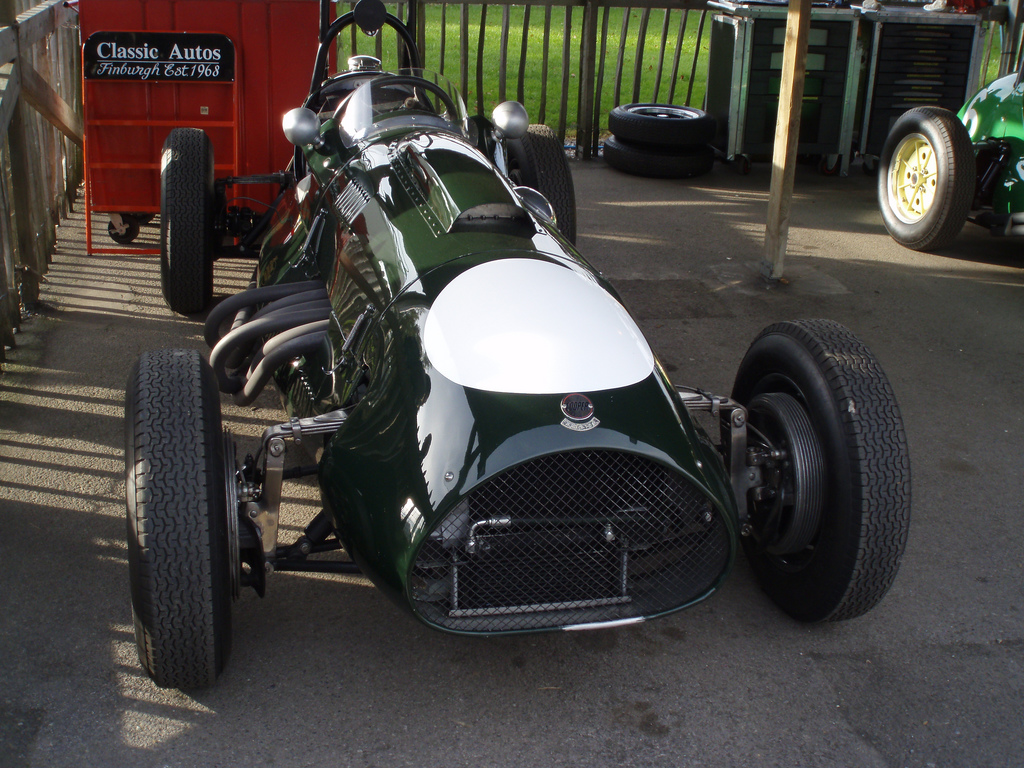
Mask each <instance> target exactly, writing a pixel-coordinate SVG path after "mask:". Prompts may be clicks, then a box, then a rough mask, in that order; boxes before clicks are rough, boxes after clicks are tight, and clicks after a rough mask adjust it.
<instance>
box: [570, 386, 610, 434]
mask: <svg viewBox="0 0 1024 768" xmlns="http://www.w3.org/2000/svg"><path fill="white" fill-rule="evenodd" d="M562 413H564V414H565V418H564V419H562V426H563V427H565V428H566V429H571V430H573V431H574V432H586V431H587V430H590V429H593V428H594V427H596V426H597V425H598V424H600V423H601V422H600V421H598V420H597V419H596V418H594V404H593V403H592V402H591V401H590V398H589V397H587V396H586V395H580V394H573V395H566V396H565V397H563V398H562Z"/></svg>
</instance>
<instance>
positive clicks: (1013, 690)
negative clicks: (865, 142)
mask: <svg viewBox="0 0 1024 768" xmlns="http://www.w3.org/2000/svg"><path fill="white" fill-rule="evenodd" d="M573 173H574V176H575V180H576V187H577V198H578V207H579V231H580V236H579V247H580V249H581V251H582V252H583V253H584V254H585V255H586V256H587V257H588V258H590V259H591V261H592V262H593V263H594V264H595V265H596V266H597V267H598V268H600V269H601V270H603V271H604V273H605V274H606V275H607V276H608V277H609V278H610V279H611V280H612V281H613V282H614V284H615V285H616V286H617V288H618V290H619V291H620V292H621V294H622V296H623V298H624V300H625V301H626V303H627V305H628V306H629V307H630V308H631V309H632V311H633V312H634V313H635V315H636V317H637V318H638V321H639V322H640V324H641V326H642V327H643V328H644V330H645V331H646V332H647V333H648V335H649V338H650V340H651V343H652V345H653V346H654V348H655V350H656V351H657V353H658V354H659V356H660V357H661V358H662V360H663V361H664V363H665V365H666V367H667V369H668V370H669V371H670V373H671V375H672V376H673V378H674V380H675V381H676V382H677V383H685V384H694V385H699V386H702V387H704V388H706V389H710V390H712V391H717V392H721V393H723V394H727V393H728V392H729V390H730V388H731V383H732V378H733V375H734V373H735V370H736V366H737V364H738V362H739V360H740V358H741V357H742V355H743V352H744V351H745V349H746V347H747V346H748V344H749V343H750V341H751V340H752V339H753V337H754V336H755V335H756V333H757V332H758V331H759V330H760V329H761V328H762V327H763V326H765V325H767V324H769V323H771V322H773V321H776V320H780V319H794V318H806V317H827V318H832V319H835V320H838V321H840V322H842V323H844V324H846V325H848V326H849V327H850V328H852V329H853V330H854V331H855V332H856V333H857V334H858V335H859V336H860V337H861V338H862V339H863V340H864V341H866V342H867V343H868V344H869V345H870V346H871V347H872V348H873V350H874V352H875V354H876V355H877V357H878V358H879V360H880V361H881V363H882V365H883V366H884V368H885V369H886V370H887V372H888V375H889V377H890V379H891V380H892V384H893V387H894V389H895V392H896V394H897V397H898V399H899V401H900V405H901V407H902V411H903V416H904V419H905V422H906V429H907V434H908V437H909V443H910V451H911V462H912V467H913V483H914V490H913V494H914V496H913V517H912V525H911V532H910V538H909V543H908V546H907V551H906V556H905V558H904V560H903V565H902V569H901V571H900V574H899V576H898V578H897V580H896V582H895V585H894V586H893V588H892V590H891V592H890V593H889V595H888V596H887V597H886V598H885V600H884V601H883V602H882V603H881V604H880V605H879V606H878V607H877V608H875V609H874V610H873V611H871V612H870V613H868V614H867V615H865V616H863V617H861V618H859V619H855V620H852V621H848V622H842V623H836V624H827V625H815V626H804V625H800V624H797V623H795V622H793V621H792V620H790V619H789V618H787V617H786V616H785V615H783V614H782V613H781V612H780V611H778V610H777V609H776V608H774V607H773V606H772V605H771V604H770V602H769V601H768V600H767V598H766V597H764V595H762V594H761V592H760V590H759V589H758V587H757V585H756V584H755V582H754V580H753V577H752V575H751V573H750V570H749V568H748V567H747V565H746V563H745V562H744V561H743V560H742V558H741V559H740V561H739V562H738V565H737V567H736V569H735V570H734V572H733V574H732V576H731V577H730V579H729V580H728V581H727V583H726V585H725V587H724V588H723V589H722V590H721V591H720V592H719V593H718V594H717V595H716V596H714V597H713V598H712V599H711V600H709V601H707V602H705V603H703V604H701V605H699V606H698V607H696V608H693V609H691V610H689V611H685V612H682V613H679V614H675V615H673V616H671V617H668V618H665V619H661V620H658V621H652V622H648V623H645V624H641V625H638V626H634V627H630V628H624V629H619V630H610V631H598V632H590V633H586V632H584V633H553V634H544V635H531V636H520V637H510V638H496V639H473V638H461V637H452V636H447V635H444V634H441V633H438V632H435V631H432V630H430V629H427V628H426V627H424V626H421V625H420V624H418V623H417V622H415V621H414V620H413V619H411V618H409V617H407V616H406V615H404V614H403V613H401V612H400V611H399V610H398V609H397V608H395V607H394V606H393V605H391V604H390V603H389V602H388V601H387V600H386V599H385V598H384V597H383V596H382V595H381V594H380V593H378V592H377V591H376V590H375V589H373V588H372V587H370V586H368V584H367V583H366V582H364V581H363V580H362V579H360V578H356V577H311V576H308V575H297V574H275V575H274V576H273V577H272V578H271V582H270V584H269V588H268V592H267V596H266V597H265V598H264V599H260V598H258V597H256V596H255V595H254V594H251V593H249V594H244V595H243V597H242V598H241V599H240V600H239V601H238V602H237V603H236V604H235V606H234V613H233V616H234V631H235V635H234V636H235V643H234V651H233V655H232V657H231V660H230V662H229V665H228V669H227V670H226V672H225V673H224V675H223V676H222V677H221V678H220V680H219V681H218V683H217V684H216V686H214V687H213V688H211V689H209V690H205V691H202V692H198V693H194V694H184V693H181V692H177V691H167V690H160V689H157V688H155V687H154V686H153V685H152V684H151V683H150V682H149V680H148V678H146V676H145V675H144V673H143V672H142V671H141V669H140V667H139V664H138V660H137V657H136V654H135V647H134V641H133V636H132V624H131V612H130V605H129V592H128V568H127V563H126V548H125V543H124V534H125V523H124V502H123V493H124V478H123V459H122V451H123V436H122V435H123V423H122V422H123V396H124V384H125V380H126V376H127V371H128V368H129V366H130V365H131V364H132V362H133V360H134V359H135V357H136V356H137V354H138V353H140V352H141V351H143V350H146V349H152V348H157V347H165V346H191V347H201V346H202V340H201V326H200V323H199V319H198V318H181V317H177V316H175V315H173V314H171V312H170V311H169V310H168V309H166V308H165V306H164V304H163V302H162V300H161V298H160V291H159V278H158V267H157V261H156V259H155V258H154V257H151V256H138V255H128V256H87V255H86V254H85V249H84V246H83V230H84V225H83V220H82V218H81V216H76V217H74V218H72V219H71V220H69V221H68V222H66V223H65V224H64V225H62V226H61V237H60V242H59V246H58V250H57V253H56V255H55V257H54V261H53V264H52V267H51V270H50V272H49V275H48V279H47V282H46V284H45V286H44V293H43V305H42V307H41V308H40V312H39V314H38V315H36V316H35V317H33V318H31V319H29V320H28V321H26V323H25V326H24V331H23V333H22V334H21V335H20V337H19V347H18V349H16V350H14V351H13V352H11V353H10V355H9V362H8V363H7V364H6V365H5V367H4V372H3V374H2V376H0V565H2V568H0V766H3V767H5V768H6V767H7V766H39V767H40V768H42V767H46V768H51V767H52V768H57V767H59V766H78V767H80V766H207V765H209V766H237V765H253V766H256V765H259V766H262V765H287V766H289V767H290V768H291V767H295V766H422V767H424V768H428V767H430V766H445V767H447V766H474V767H479V766H513V765H515V766H543V767H546V766H561V765H572V766H587V767H588V768H594V767H596V766H672V767H673V768H681V767H683V766H758V765H764V766H791V767H792V766H815V767H819V766H821V767H825V766H842V767H843V768H853V767H857V766H871V767H872V768H874V767H881V766H886V767H890V768H896V767H897V766H921V767H930V766H971V767H972V768H981V767H983V766H1019V765H1022V764H1024V750H1022V747H1024V725H1022V722H1021V702H1022V701H1024V668H1022V667H1024V633H1022V616H1024V594H1022V585H1024V580H1022V574H1024V532H1022V530H1024V528H1022V525H1021V516H1022V506H1024V505H1022V502H1021V499H1022V497H1024V479H1022V474H1024V473H1022V471H1021V470H1022V469H1024V466H1022V464H1024V462H1022V455H1024V429H1022V416H1021V410H1020V406H1019V399H1020V396H1021V394H1022V392H1024V385H1022V384H1024V382H1022V378H1024V374H1022V369H1024V366H1022V363H1024V321H1022V317H1024V252H1022V249H1021V246H1020V242H1019V241H1008V240H996V239H992V238H989V237H988V235H987V234H985V233H983V232H981V231H969V230H968V231H965V232H964V234H962V235H961V237H960V238H959V239H958V240H957V242H956V244H955V245H954V246H953V247H952V248H950V249H949V251H948V252H946V253H944V254H942V255H926V254H918V253H913V252H910V251H907V250H904V249H902V248H901V247H899V246H898V245H896V244H895V243H894V242H892V241H891V240H890V239H889V238H888V236H887V235H886V234H885V233H884V230H883V228H882V225H881V219H880V217H879V215H878V213H877V210H876V207H875V202H874V188H873V180H871V179H869V178H867V177H865V176H864V175H862V174H861V173H860V169H859V167H858V166H854V168H853V172H852V174H851V176H849V177H847V178H825V177H821V176H818V175H816V174H815V173H814V172H813V171H812V170H811V169H810V168H802V169H801V170H800V172H799V174H798V177H797V186H796V197H795V199H794V204H793V212H792V226H791V230H790V248H789V255H788V258H787V266H786V272H785V275H786V278H787V280H786V283H785V284H778V285H775V286H771V287H769V286H767V285H766V284H765V283H763V282H762V281H761V280H760V278H759V277H758V262H759V260H760V258H761V248H762V240H763V231H764V221H765V215H766V208H767V197H768V194H767V190H768V184H769V175H770V169H769V167H768V166H767V165H755V166H754V171H753V173H752V174H751V175H750V176H746V177H743V176H739V175H737V174H735V173H734V172H732V171H731V170H730V169H728V168H727V167H724V166H718V167H716V169H715V171H714V172H713V173H712V174H710V175H708V176H706V177H703V178H700V179H696V180H693V181H690V182H678V181H654V180H646V179H637V178H632V177H629V176H624V175H622V174H619V173H617V172H615V171H613V170H611V169H609V168H607V167H606V166H605V165H604V164H603V163H602V162H592V163H588V164H574V166H573ZM968 226H969V227H970V225H968ZM144 233H145V234H144V237H146V238H148V239H149V240H150V241H152V240H153V239H154V235H155V229H154V228H153V227H152V226H150V227H146V228H144ZM250 268H251V265H250V264H247V263H242V262H218V265H217V291H218V293H221V294H227V293H230V292H234V291H236V290H239V289H241V288H242V287H243V286H244V283H245V281H246V276H247V273H248V271H249V269H250ZM580 324H581V327H585V325H586V318H580ZM281 413H282V412H281V411H280V409H279V407H278V404H277V401H276V399H275V398H274V397H273V396H272V395H269V394H265V395H264V396H263V398H262V399H261V400H260V401H258V402H257V404H256V406H254V407H249V408H243V409H240V408H235V407H230V406H225V424H226V426H227V427H228V428H229V429H231V430H232V431H234V432H235V433H237V434H239V435H240V439H241V440H242V441H243V443H245V441H250V442H251V440H252V439H253V438H254V437H255V436H256V435H258V434H259V433H260V432H261V431H262V429H263V428H264V427H265V426H266V425H267V424H269V423H271V422H273V421H275V420H277V419H279V418H280V416H281ZM316 509H317V494H316V491H315V488H311V487H309V486H301V485H290V486H288V487H286V510H285V511H286V513H287V515H288V517H287V519H286V521H285V522H286V525H285V533H284V535H285V536H287V535H288V533H289V531H292V530H294V529H295V528H296V527H297V526H298V525H299V522H298V521H299V520H301V519H303V518H304V517H308V516H309V515H311V514H312V513H313V512H314V511H315V510H316Z"/></svg>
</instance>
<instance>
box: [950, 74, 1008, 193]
mask: <svg viewBox="0 0 1024 768" xmlns="http://www.w3.org/2000/svg"><path fill="white" fill-rule="evenodd" d="M958 117H959V118H960V119H961V120H962V121H963V123H964V125H966V126H967V132H968V133H969V134H970V137H971V141H973V142H975V143H978V142H983V141H985V140H986V139H990V138H992V139H1002V140H1004V141H1006V142H1007V143H1008V144H1009V145H1010V148H1011V154H1010V160H1009V163H1008V164H1007V166H1006V170H1005V171H1004V172H1003V177H1002V179H1001V180H1000V181H999V183H998V184H997V186H996V188H995V190H994V193H993V198H992V209H993V212H994V213H1016V212H1018V211H1024V85H1022V84H1018V83H1017V75H1007V76H1006V77H1003V78H1000V79H999V80H996V81H994V82H993V83H991V84H990V85H988V86H987V87H986V88H984V89H982V90H981V91H980V92H979V93H978V94H977V95H976V96H975V97H974V98H973V99H971V100H970V101H968V102H967V103H966V104H965V105H964V106H963V107H962V108H961V109H960V112H959V113H958Z"/></svg>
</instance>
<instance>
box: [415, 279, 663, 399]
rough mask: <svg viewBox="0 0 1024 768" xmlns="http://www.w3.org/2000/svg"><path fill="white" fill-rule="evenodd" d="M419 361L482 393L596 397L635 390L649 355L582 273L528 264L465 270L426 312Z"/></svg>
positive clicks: (629, 323)
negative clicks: (584, 394)
mask: <svg viewBox="0 0 1024 768" xmlns="http://www.w3.org/2000/svg"><path fill="white" fill-rule="evenodd" d="M424 347H425V349H426V353H427V357H428V359H429V361H430V363H431V365H433V366H434V368H436V369H437V370H438V371H439V372H440V373H441V374H442V375H443V376H445V377H446V378H448V379H450V380H451V381H454V382H455V383H456V384H461V385H462V386H464V387H472V388H473V389H481V390H486V391H490V392H509V393H519V394H536V395H544V394H560V393H565V392H599V391H602V390H606V389H618V388H619V387H626V386H629V385H631V384H636V383H637V382H639V381H643V380H644V379H645V378H647V377H648V376H650V374H651V373H652V372H653V370H654V354H653V353H652V352H651V348H650V346H649V345H648V344H647V340H646V339H644V337H643V334H641V333H640V329H639V328H637V326H636V323H634V322H633V319H632V318H631V317H630V316H629V314H628V313H627V312H626V310H625V309H623V307H622V305H621V304H619V303H618V302H617V301H616V300H615V299H614V298H613V297H612V296H611V295H609V294H608V293H607V292H606V291H605V290H604V289H603V288H602V287H601V286H600V285H598V283H596V282H595V281H594V280H593V279H591V278H589V277H588V276H587V275H585V274H581V273H579V272H575V271H573V270H571V269H568V268H566V267H563V266H559V265H558V264H554V263H551V262H547V261H538V260H536V259H502V260H499V261H492V262H487V263H486V264H481V265H479V266H476V267H473V268H471V269H469V270H467V271H466V272H463V273H462V274H461V275H459V276H458V277H456V278H455V279H454V280H452V282H451V283H449V284H448V285H447V286H446V287H445V288H444V289H443V290H442V291H441V293H440V294H439V295H438V297H437V299H436V300H435V301H434V304H433V306H432V307H431V308H430V311H429V312H428V313H427V319H426V327H425V330H424Z"/></svg>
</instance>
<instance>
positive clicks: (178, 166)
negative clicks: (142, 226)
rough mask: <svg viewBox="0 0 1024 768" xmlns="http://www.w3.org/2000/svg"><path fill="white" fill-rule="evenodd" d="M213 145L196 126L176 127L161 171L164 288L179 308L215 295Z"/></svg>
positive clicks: (189, 309)
mask: <svg viewBox="0 0 1024 768" xmlns="http://www.w3.org/2000/svg"><path fill="white" fill-rule="evenodd" d="M213 201H214V190H213V145H212V144H211V143H210V137H209V136H207V135H206V133H205V132H204V131H202V130H199V129H198V128H175V129H174V130H173V131H171V132H170V134H169V135H168V136H167V140H166V141H165V142H164V148H163V155H162V170H161V171H160V286H161V288H162V289H163V294H164V300H165V301H166V302H167V306H169V307H170V308H171V309H172V310H174V311H175V312H178V313H179V314H183V315H189V314H192V313H195V312H201V311H202V310H203V309H204V308H205V307H206V306H207V305H208V304H209V303H210V300H211V299H212V298H213V245H214V243H213V219H214V213H215V212H214V204H213Z"/></svg>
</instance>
